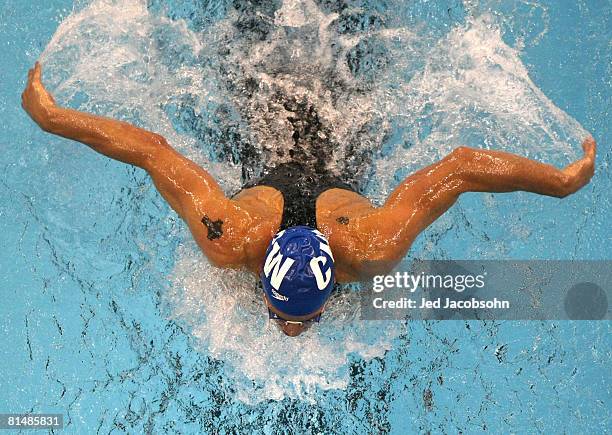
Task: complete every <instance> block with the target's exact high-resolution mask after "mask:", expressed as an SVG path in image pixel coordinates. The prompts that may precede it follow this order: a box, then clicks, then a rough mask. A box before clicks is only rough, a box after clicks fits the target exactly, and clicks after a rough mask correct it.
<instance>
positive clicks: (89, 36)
mask: <svg viewBox="0 0 612 435" xmlns="http://www.w3.org/2000/svg"><path fill="white" fill-rule="evenodd" d="M336 3H338V4H344V3H343V2H336ZM388 3H389V4H388V6H387V8H384V7H382V6H381V7H372V8H365V7H364V8H356V7H348V6H346V4H344V7H339V6H338V7H336V6H334V5H333V4H334V3H333V2H315V1H312V0H304V1H297V0H294V1H290V0H284V1H282V2H275V3H269V4H268V3H266V4H264V5H262V6H259V7H256V6H253V5H252V4H251V3H249V2H243V3H241V2H234V7H227V8H226V9H225V10H226V13H225V15H223V16H222V17H219V16H217V15H215V17H214V19H212V18H211V19H210V20H202V19H201V17H200V19H199V20H198V24H197V25H195V24H194V23H193V22H189V20H184V19H171V18H168V17H166V16H164V14H163V13H160V12H155V11H153V10H152V9H148V8H147V4H146V3H145V2H144V1H139V0H95V1H92V2H86V3H82V4H81V3H80V4H79V5H78V6H77V7H76V8H75V11H74V12H73V14H71V15H70V16H69V17H68V18H67V19H66V20H64V22H63V23H62V24H61V26H60V27H59V29H58V30H57V32H56V34H55V35H54V37H53V39H52V41H51V42H50V43H49V45H48V46H47V48H46V50H45V52H44V54H43V56H42V60H43V63H44V66H45V80H46V82H47V83H49V85H50V88H51V89H52V90H53V91H54V92H55V94H56V97H57V99H58V101H60V102H63V103H64V104H70V105H72V106H73V107H75V108H78V109H81V110H87V111H91V112H95V113H99V114H102V115H105V116H112V117H116V118H120V119H124V120H127V121H130V122H135V123H136V124H138V125H140V126H142V127H144V128H148V129H151V130H154V131H156V132H158V133H160V134H162V135H164V136H165V137H166V138H167V139H168V140H169V141H170V142H171V143H172V144H173V145H174V146H175V147H177V148H178V149H179V150H180V151H181V152H183V153H184V154H186V155H187V156H189V157H190V158H192V159H193V160H195V161H196V162H198V163H200V164H202V165H203V166H204V167H206V168H207V169H208V170H209V171H210V172H211V173H212V174H213V176H215V177H216V178H217V179H218V180H219V181H220V183H221V185H222V186H223V187H224V189H225V190H226V191H227V192H228V193H230V192H233V191H236V190H237V189H238V188H239V186H240V185H241V182H242V179H243V178H246V179H248V178H249V177H252V176H254V175H256V174H257V173H258V171H260V170H261V168H262V167H263V165H264V163H266V162H267V163H270V162H273V161H283V159H288V158H290V155H291V151H292V150H295V148H296V147H303V146H306V145H307V142H308V141H310V140H317V141H320V143H322V144H324V145H325V147H326V150H328V152H329V153H330V154H331V158H330V165H331V166H330V169H332V170H336V171H338V172H343V173H345V172H350V173H352V174H354V176H355V178H356V179H358V180H360V181H362V187H363V189H364V190H365V191H366V192H367V193H368V194H369V195H370V196H371V197H372V198H373V200H374V201H375V202H380V201H381V200H382V199H383V198H384V197H385V196H386V195H387V194H388V193H389V192H390V191H391V189H392V188H393V187H394V186H395V185H396V184H397V182H398V181H399V180H400V179H401V178H402V177H404V176H406V175H407V174H408V173H409V172H410V171H412V170H415V169H417V168H419V167H422V166H423V165H426V164H430V163H432V162H433V161H434V160H436V159H439V158H440V157H442V156H443V155H445V154H446V153H448V152H450V151H451V150H452V149H453V148H454V147H456V146H458V145H472V146H476V147H485V148H496V149H504V150H507V151H512V152H516V153H519V154H522V155H527V156H530V157H534V158H541V159H543V160H546V161H550V162H553V163H557V164H563V163H567V162H568V161H569V160H570V159H572V158H574V157H575V156H576V155H577V152H578V150H579V147H578V146H577V145H578V143H579V142H580V140H581V139H582V138H583V137H584V136H585V135H586V132H585V131H584V130H583V129H582V128H581V127H580V125H578V123H577V122H576V121H574V120H573V119H572V118H570V117H569V116H568V115H566V114H565V113H564V112H562V111H561V110H559V109H558V108H557V107H555V106H554V104H553V103H552V102H551V101H550V100H548V99H547V98H546V96H545V95H544V94H543V93H542V92H541V91H540V90H539V89H538V88H537V86H536V85H535V84H534V83H533V82H532V81H531V79H530V78H529V75H528V71H527V69H526V68H525V66H524V65H523V64H522V62H521V60H520V47H521V44H522V43H520V42H519V43H517V44H516V45H515V46H514V47H513V46H509V45H508V44H506V43H505V42H504V34H503V32H502V29H503V28H504V26H506V25H507V23H506V22H505V21H503V17H500V15H496V14H493V13H490V12H489V10H490V5H489V6H487V8H483V7H482V5H475V2H465V4H464V5H463V6H462V7H460V9H461V10H459V11H457V13H456V14H454V13H451V12H450V10H449V13H448V16H449V18H448V22H447V23H446V24H445V26H442V27H440V28H437V29H432V28H431V27H430V26H429V25H428V23H426V22H422V23H416V24H415V25H414V27H411V28H407V27H402V26H405V24H402V25H400V24H399V23H403V22H406V21H405V20H403V18H397V19H396V18H394V16H395V15H397V16H399V17H404V16H405V15H407V14H410V13H412V12H413V11H410V10H408V9H407V8H410V7H411V5H406V4H405V3H411V4H412V2H399V1H397V2H388ZM215 13H217V14H218V11H216V12H215ZM500 20H501V21H500ZM203 23H204V24H203ZM536 38H537V36H536ZM305 113H308V114H309V116H310V117H311V119H313V120H316V128H315V129H314V131H313V132H311V134H310V136H308V137H301V138H299V139H296V137H295V133H296V131H297V129H298V127H297V124H296V121H295V120H294V121H292V119H295V118H300V117H303V116H304V114H305ZM298 121H299V119H298ZM302 127H303V126H302ZM298 136H299V135H298ZM242 163H245V167H244V168H243V167H242ZM245 169H246V170H245ZM489 206H490V204H489ZM186 237H188V236H186ZM176 258H177V261H176V267H175V270H174V273H173V274H172V276H171V281H172V285H171V286H170V288H168V289H167V291H166V295H165V297H166V299H167V301H168V304H169V307H170V311H171V315H172V316H173V317H174V318H175V319H177V320H178V321H180V322H181V323H184V324H186V325H188V326H189V328H190V330H191V331H192V334H193V336H194V337H195V338H196V339H197V342H198V344H199V346H201V348H202V352H205V353H208V354H209V355H211V356H212V357H214V358H217V359H220V360H224V361H225V362H226V363H227V367H229V369H230V370H231V372H232V377H233V379H234V380H235V383H236V391H237V392H238V395H239V396H240V398H241V399H242V400H245V401H249V402H253V401H259V400H263V399H269V398H273V399H282V398H283V397H285V396H291V397H302V398H306V397H312V393H313V392H315V391H317V390H318V389H329V388H344V387H345V386H346V385H347V382H348V378H349V375H348V359H349V358H350V356H351V355H355V356H358V357H360V358H364V359H371V358H374V357H382V356H383V355H384V353H385V351H386V350H388V349H390V348H391V346H393V343H394V340H395V339H396V338H397V337H399V335H400V334H401V333H402V332H403V327H402V325H401V324H398V323H377V322H361V321H360V320H359V319H358V318H359V312H358V306H359V304H358V299H357V293H356V292H355V291H352V290H350V289H349V290H346V291H344V292H343V293H342V294H339V295H336V296H335V297H334V299H333V300H332V301H331V302H330V303H329V308H328V310H327V311H326V313H325V316H324V321H323V322H322V323H321V324H320V325H319V326H320V327H317V328H313V329H311V330H310V331H308V332H307V333H305V334H303V335H302V336H300V337H298V338H296V339H288V338H286V337H285V336H283V335H281V334H280V333H279V332H278V331H277V330H276V329H275V328H274V326H273V325H269V324H268V321H267V318H266V315H265V310H264V307H263V305H262V303H261V300H260V296H259V294H258V292H257V290H256V281H255V278H253V277H251V276H249V275H247V274H245V273H243V272H237V271H226V270H218V269H215V268H213V267H211V266H210V265H209V264H208V263H207V262H206V260H205V259H204V258H203V257H202V255H201V253H200V252H199V251H198V249H197V248H196V246H195V244H193V243H187V244H186V245H184V246H182V247H181V248H180V249H179V251H178V252H177V253H176ZM305 350H306V351H305Z"/></svg>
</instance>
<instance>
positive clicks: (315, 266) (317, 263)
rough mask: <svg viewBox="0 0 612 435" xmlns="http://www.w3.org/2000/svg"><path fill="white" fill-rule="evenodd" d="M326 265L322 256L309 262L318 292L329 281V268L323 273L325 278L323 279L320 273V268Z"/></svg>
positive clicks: (325, 260)
mask: <svg viewBox="0 0 612 435" xmlns="http://www.w3.org/2000/svg"><path fill="white" fill-rule="evenodd" d="M326 263H327V258H326V257H324V256H322V255H321V256H319V257H315V258H312V259H311V260H310V269H311V270H312V273H313V274H314V276H315V279H316V280H317V287H318V288H319V290H323V289H324V288H326V287H327V285H328V284H329V282H330V281H331V267H330V268H328V269H327V270H326V271H325V278H323V272H322V271H321V266H324V265H325V264H326Z"/></svg>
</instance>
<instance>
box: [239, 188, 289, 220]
mask: <svg viewBox="0 0 612 435" xmlns="http://www.w3.org/2000/svg"><path fill="white" fill-rule="evenodd" d="M232 200H233V201H235V202H236V203H238V204H239V205H240V206H241V207H244V208H246V209H249V210H255V211H261V212H263V213H264V214H266V215H267V214H269V213H273V214H276V213H281V214H282V212H283V205H284V201H283V194H282V193H281V192H280V191H278V190H277V189H275V188H274V187H270V186H254V187H249V188H247V189H242V190H241V191H240V192H238V193H237V194H236V195H234V197H233V198H232Z"/></svg>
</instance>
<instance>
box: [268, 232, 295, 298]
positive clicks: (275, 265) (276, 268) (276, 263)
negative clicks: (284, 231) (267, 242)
mask: <svg viewBox="0 0 612 435" xmlns="http://www.w3.org/2000/svg"><path fill="white" fill-rule="evenodd" d="M281 263H282V264H281ZM293 263H295V260H294V259H293V258H285V261H283V255H282V254H281V253H280V246H278V243H276V242H275V243H274V244H273V245H272V250H271V251H270V253H269V254H268V256H267V257H266V262H265V263H264V275H266V278H268V277H269V275H270V272H272V277H271V278H270V284H271V285H272V287H274V288H275V289H276V290H278V288H279V287H280V285H281V283H282V282H283V279H284V278H285V275H287V272H289V269H290V268H291V266H292V265H293Z"/></svg>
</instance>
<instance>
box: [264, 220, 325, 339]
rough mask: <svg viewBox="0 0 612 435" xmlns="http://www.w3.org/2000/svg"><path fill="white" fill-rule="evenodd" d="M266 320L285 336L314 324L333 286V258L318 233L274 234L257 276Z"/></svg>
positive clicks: (302, 230)
mask: <svg viewBox="0 0 612 435" xmlns="http://www.w3.org/2000/svg"><path fill="white" fill-rule="evenodd" d="M260 277H261V282H262V284H263V290H264V295H265V299H266V303H267V304H268V309H269V313H270V318H272V319H276V320H278V321H279V323H282V325H281V326H283V331H284V332H285V333H286V334H287V335H297V334H299V332H301V331H302V330H303V329H305V327H306V326H308V325H309V324H312V322H314V321H318V319H319V318H320V315H321V312H322V311H323V307H324V305H325V302H326V301H327V298H328V297H329V295H330V293H331V291H332V289H333V287H334V282H335V274H334V257H333V255H332V252H331V249H330V247H329V243H328V241H327V239H326V238H325V236H324V235H323V234H321V233H320V232H319V231H317V230H315V229H313V228H310V227H306V226H296V227H291V228H288V229H286V230H283V231H280V232H279V233H277V234H276V235H275V236H274V238H273V239H272V241H271V242H270V246H268V250H267V251H266V258H265V261H264V265H263V269H262V271H261V274H260Z"/></svg>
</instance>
